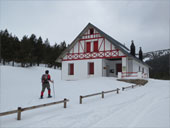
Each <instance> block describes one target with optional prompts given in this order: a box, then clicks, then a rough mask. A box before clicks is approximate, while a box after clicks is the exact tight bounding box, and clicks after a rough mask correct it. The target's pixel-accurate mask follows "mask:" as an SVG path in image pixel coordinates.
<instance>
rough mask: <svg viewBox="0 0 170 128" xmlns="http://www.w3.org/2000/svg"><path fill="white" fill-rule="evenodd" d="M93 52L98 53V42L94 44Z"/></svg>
mask: <svg viewBox="0 0 170 128" xmlns="http://www.w3.org/2000/svg"><path fill="white" fill-rule="evenodd" d="M93 51H94V52H98V41H94V42H93Z"/></svg>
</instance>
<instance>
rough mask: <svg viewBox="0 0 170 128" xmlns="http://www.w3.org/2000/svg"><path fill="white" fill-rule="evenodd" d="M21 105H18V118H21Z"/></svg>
mask: <svg viewBox="0 0 170 128" xmlns="http://www.w3.org/2000/svg"><path fill="white" fill-rule="evenodd" d="M21 110H22V109H21V107H18V114H17V120H21Z"/></svg>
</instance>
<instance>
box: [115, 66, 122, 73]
mask: <svg viewBox="0 0 170 128" xmlns="http://www.w3.org/2000/svg"><path fill="white" fill-rule="evenodd" d="M118 72H122V64H116V75H117V74H118Z"/></svg>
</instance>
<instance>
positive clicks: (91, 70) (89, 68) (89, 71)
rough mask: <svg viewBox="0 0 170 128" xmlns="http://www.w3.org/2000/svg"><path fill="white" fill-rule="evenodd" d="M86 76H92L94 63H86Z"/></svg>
mask: <svg viewBox="0 0 170 128" xmlns="http://www.w3.org/2000/svg"><path fill="white" fill-rule="evenodd" d="M88 74H89V75H93V74H94V63H93V62H90V63H88Z"/></svg>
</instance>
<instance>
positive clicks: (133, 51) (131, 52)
mask: <svg viewBox="0 0 170 128" xmlns="http://www.w3.org/2000/svg"><path fill="white" fill-rule="evenodd" d="M130 54H131V55H133V56H135V45H134V43H133V40H132V43H131V46H130Z"/></svg>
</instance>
